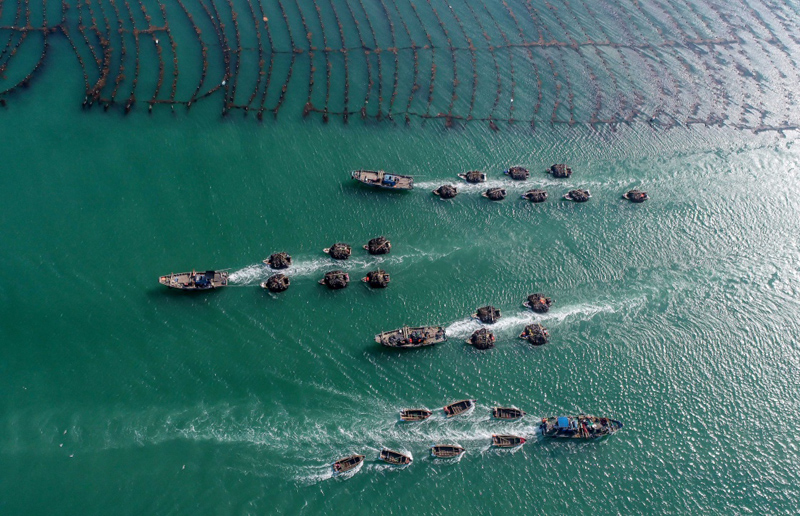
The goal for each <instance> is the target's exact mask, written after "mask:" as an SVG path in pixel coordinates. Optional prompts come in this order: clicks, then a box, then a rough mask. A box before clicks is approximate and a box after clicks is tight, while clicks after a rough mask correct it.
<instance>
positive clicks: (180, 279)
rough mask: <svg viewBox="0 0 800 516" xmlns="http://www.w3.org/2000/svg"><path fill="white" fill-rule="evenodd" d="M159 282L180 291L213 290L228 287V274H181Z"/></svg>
mask: <svg viewBox="0 0 800 516" xmlns="http://www.w3.org/2000/svg"><path fill="white" fill-rule="evenodd" d="M158 282H159V283H161V284H162V285H165V286H167V287H169V288H176V289H179V290H213V289H215V288H221V287H226V286H227V285H228V272H227V271H205V272H196V271H192V272H179V273H172V274H168V275H166V276H161V277H160V278H158Z"/></svg>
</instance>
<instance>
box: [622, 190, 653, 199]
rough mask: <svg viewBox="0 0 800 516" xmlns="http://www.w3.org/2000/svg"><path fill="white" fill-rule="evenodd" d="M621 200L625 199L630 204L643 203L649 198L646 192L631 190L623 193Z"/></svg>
mask: <svg viewBox="0 0 800 516" xmlns="http://www.w3.org/2000/svg"><path fill="white" fill-rule="evenodd" d="M622 198H623V199H627V200H629V201H631V202H644V201H646V200H648V199H649V198H650V196H649V195H647V192H643V191H641V190H636V189H634V190H631V191H629V192H625V193H624V194H622Z"/></svg>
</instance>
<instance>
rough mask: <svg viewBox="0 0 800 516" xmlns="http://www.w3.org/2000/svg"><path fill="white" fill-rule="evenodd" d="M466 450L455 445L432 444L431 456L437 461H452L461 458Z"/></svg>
mask: <svg viewBox="0 0 800 516" xmlns="http://www.w3.org/2000/svg"><path fill="white" fill-rule="evenodd" d="M465 451H466V450H465V449H464V448H462V447H461V446H458V445H457V444H434V445H433V446H431V455H433V456H434V457H437V458H439V459H454V458H456V457H459V456H461V455H462V454H463V453H464V452H465Z"/></svg>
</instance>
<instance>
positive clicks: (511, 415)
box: [492, 407, 525, 420]
mask: <svg viewBox="0 0 800 516" xmlns="http://www.w3.org/2000/svg"><path fill="white" fill-rule="evenodd" d="M524 415H525V412H523V411H522V410H520V409H518V408H516V407H494V408H493V409H492V417H493V418H495V419H506V420H514V419H520V418H522V416H524Z"/></svg>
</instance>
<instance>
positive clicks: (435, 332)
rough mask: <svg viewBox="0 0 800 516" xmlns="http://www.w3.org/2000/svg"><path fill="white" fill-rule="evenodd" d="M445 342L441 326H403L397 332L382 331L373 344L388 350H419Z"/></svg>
mask: <svg viewBox="0 0 800 516" xmlns="http://www.w3.org/2000/svg"><path fill="white" fill-rule="evenodd" d="M446 340H447V335H445V332H444V328H442V327H441V326H420V327H415V328H410V327H408V326H403V327H402V328H400V329H399V330H392V331H383V332H381V333H379V334H377V335H375V342H377V343H378V344H383V345H384V346H388V347H390V348H404V349H406V348H421V347H424V346H433V345H434V344H439V343H441V342H444V341H446Z"/></svg>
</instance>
